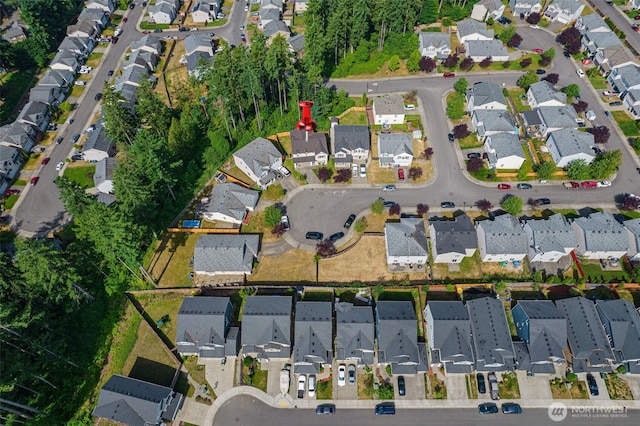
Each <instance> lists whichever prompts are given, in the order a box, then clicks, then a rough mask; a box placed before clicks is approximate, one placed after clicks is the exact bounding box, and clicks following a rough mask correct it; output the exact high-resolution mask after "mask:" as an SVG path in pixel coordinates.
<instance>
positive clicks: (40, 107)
mask: <svg viewBox="0 0 640 426" xmlns="http://www.w3.org/2000/svg"><path fill="white" fill-rule="evenodd" d="M49 116H50V113H49V107H48V106H47V104H43V103H42V102H28V103H27V104H25V106H23V107H22V109H21V110H20V114H18V118H16V121H22V122H25V123H34V124H40V123H41V122H42V121H44V119H45V118H46V117H49Z"/></svg>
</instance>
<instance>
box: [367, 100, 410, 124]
mask: <svg viewBox="0 0 640 426" xmlns="http://www.w3.org/2000/svg"><path fill="white" fill-rule="evenodd" d="M404 115H405V111H404V100H403V99H402V96H400V95H389V96H385V97H382V98H376V99H374V100H373V122H374V123H375V124H378V125H380V124H381V125H383V126H384V125H387V126H388V125H391V124H402V123H404Z"/></svg>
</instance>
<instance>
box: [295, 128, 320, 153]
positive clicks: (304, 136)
mask: <svg viewBox="0 0 640 426" xmlns="http://www.w3.org/2000/svg"><path fill="white" fill-rule="evenodd" d="M289 136H290V137H291V151H292V154H304V153H307V152H313V153H315V154H320V153H325V154H327V155H328V154H329V148H328V146H327V135H326V134H325V133H322V132H307V131H306V130H297V129H294V130H292V131H290V132H289Z"/></svg>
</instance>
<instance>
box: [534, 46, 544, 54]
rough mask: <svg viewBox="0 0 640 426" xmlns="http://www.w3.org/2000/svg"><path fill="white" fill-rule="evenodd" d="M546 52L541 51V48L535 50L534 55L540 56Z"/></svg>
mask: <svg viewBox="0 0 640 426" xmlns="http://www.w3.org/2000/svg"><path fill="white" fill-rule="evenodd" d="M543 52H544V50H542V49H540V48H539V47H537V48H535V49H533V53H537V54H538V55H541V54H542V53H543Z"/></svg>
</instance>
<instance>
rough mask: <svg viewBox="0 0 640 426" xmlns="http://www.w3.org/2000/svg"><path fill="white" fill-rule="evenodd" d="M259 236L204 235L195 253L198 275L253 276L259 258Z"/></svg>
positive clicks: (194, 264) (195, 268) (197, 244)
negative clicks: (255, 263)
mask: <svg viewBox="0 0 640 426" xmlns="http://www.w3.org/2000/svg"><path fill="white" fill-rule="evenodd" d="M259 247H260V236H259V235H249V234H246V235H222V234H210V235H202V236H201V237H200V238H199V239H198V242H197V243H196V247H195V249H194V251H193V270H194V271H195V273H196V274H198V275H209V276H216V275H251V273H252V272H253V264H254V262H255V261H256V259H257V257H258V251H259Z"/></svg>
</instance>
